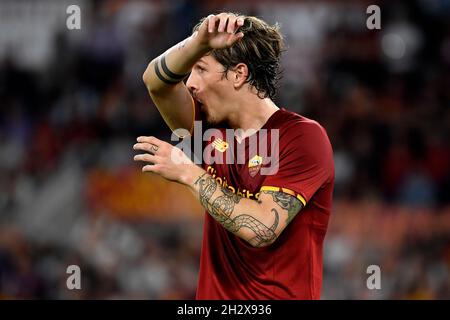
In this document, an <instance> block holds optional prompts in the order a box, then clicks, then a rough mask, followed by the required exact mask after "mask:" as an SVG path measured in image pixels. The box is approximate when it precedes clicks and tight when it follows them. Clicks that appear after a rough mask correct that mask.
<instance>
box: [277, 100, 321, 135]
mask: <svg viewBox="0 0 450 320" xmlns="http://www.w3.org/2000/svg"><path fill="white" fill-rule="evenodd" d="M271 127H272V128H273V129H279V133H280V139H283V140H285V139H286V140H292V139H301V138H303V139H302V140H304V139H307V140H308V141H309V140H311V139H313V140H315V139H319V140H321V139H323V140H325V141H328V142H329V139H328V135H327V132H326V130H325V128H324V127H323V126H322V125H321V124H320V123H319V122H317V121H315V120H312V119H309V118H307V117H304V116H302V115H299V114H298V113H295V112H292V111H288V110H286V109H284V108H281V109H280V110H278V111H277V112H276V114H274V119H273V122H272V125H271Z"/></svg>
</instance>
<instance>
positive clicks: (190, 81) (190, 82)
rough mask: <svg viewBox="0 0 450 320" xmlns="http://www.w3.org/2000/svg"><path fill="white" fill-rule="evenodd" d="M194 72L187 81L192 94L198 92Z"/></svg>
mask: <svg viewBox="0 0 450 320" xmlns="http://www.w3.org/2000/svg"><path fill="white" fill-rule="evenodd" d="M192 74H193V72H191V74H190V75H189V77H188V79H187V81H186V87H187V88H188V89H189V91H190V92H191V93H194V92H195V91H196V90H197V86H196V84H195V81H194V77H193V75H192Z"/></svg>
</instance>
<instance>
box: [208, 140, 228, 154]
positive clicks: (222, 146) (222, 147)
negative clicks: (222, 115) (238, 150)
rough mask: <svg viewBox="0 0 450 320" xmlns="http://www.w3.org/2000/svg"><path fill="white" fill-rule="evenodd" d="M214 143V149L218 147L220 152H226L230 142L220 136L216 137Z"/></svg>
mask: <svg viewBox="0 0 450 320" xmlns="http://www.w3.org/2000/svg"><path fill="white" fill-rule="evenodd" d="M212 145H213V147H214V149H216V150H218V151H220V152H225V150H227V149H228V142H225V141H223V140H222V139H220V138H217V139H215V140H214V141H213V142H212Z"/></svg>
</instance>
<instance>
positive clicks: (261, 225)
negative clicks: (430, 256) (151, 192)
mask: <svg viewBox="0 0 450 320" xmlns="http://www.w3.org/2000/svg"><path fill="white" fill-rule="evenodd" d="M282 50H283V39H282V35H281V34H280V32H279V29H278V26H277V25H275V26H272V25H269V24H267V23H266V22H264V21H263V20H261V19H258V18H256V17H252V16H240V15H236V14H232V13H220V14H218V15H210V16H208V17H206V18H204V19H202V20H201V21H200V23H199V24H198V25H197V26H196V27H195V28H194V32H193V34H192V35H191V36H190V37H188V38H187V39H186V40H184V41H182V42H181V43H179V44H177V45H175V46H174V47H172V48H170V49H169V50H167V51H166V52H165V53H163V54H162V55H160V56H159V57H157V58H155V59H154V60H153V61H151V62H150V64H149V65H148V67H147V69H146V71H145V73H144V75H143V80H144V82H145V84H146V86H147V88H148V91H149V94H150V96H151V98H152V99H153V101H154V103H155V105H156V106H157V108H158V110H159V112H160V113H161V115H162V116H163V118H164V120H165V122H166V123H167V124H168V126H169V127H170V128H171V129H172V130H175V129H178V128H184V129H186V131H189V132H190V133H191V134H193V133H194V132H193V131H194V126H193V122H194V119H197V120H201V121H203V123H205V125H206V126H207V127H209V128H217V129H218V130H220V132H223V134H224V136H225V129H242V131H239V130H236V131H235V132H236V134H235V135H233V137H232V138H231V140H230V139H227V138H224V139H222V140H221V139H218V138H216V139H213V137H212V138H211V139H210V140H208V141H207V142H205V144H204V145H203V147H205V148H206V147H210V150H212V152H211V154H214V155H215V156H219V158H220V157H223V159H236V158H237V156H239V155H241V156H242V154H241V153H239V152H238V151H236V150H238V148H241V149H240V150H245V162H244V163H243V164H242V163H239V162H237V161H234V162H231V163H230V161H228V162H227V161H223V162H222V163H220V161H217V163H209V164H208V163H203V164H202V167H203V168H202V167H200V166H197V165H196V164H194V163H193V162H192V161H191V160H190V159H189V157H187V156H186V155H185V154H184V153H183V152H182V151H181V150H180V149H178V148H176V147H174V146H172V145H171V144H169V143H167V142H164V141H161V140H159V139H157V138H155V137H139V138H138V139H137V143H136V144H135V145H134V147H133V148H134V149H135V150H140V151H144V153H142V154H138V155H136V156H135V157H134V159H135V160H136V161H144V163H145V165H144V166H143V168H142V170H143V171H146V172H153V173H156V174H159V175H161V176H162V177H164V178H166V179H168V180H170V181H175V182H178V183H181V184H184V185H186V186H188V187H189V188H190V189H191V190H192V191H193V192H194V194H195V195H196V197H197V199H198V200H199V202H200V203H201V204H202V206H203V207H205V209H206V214H205V220H204V230H203V243H202V251H201V261H200V272H199V279H198V287H197V294H196V297H197V299H319V298H320V291H321V285H322V249H323V241H324V237H325V233H326V231H327V226H328V220H329V216H330V211H331V204H332V192H333V185H334V165H333V155H332V148H331V145H330V142H329V139H328V137H327V134H326V132H325V130H324V129H323V128H322V127H321V126H320V125H319V124H318V123H317V122H315V121H313V120H310V119H307V118H305V117H303V116H300V115H298V114H296V113H293V112H290V111H288V110H286V109H284V108H279V107H278V106H276V105H275V103H274V102H273V100H272V99H273V97H274V95H275V92H276V84H277V80H278V77H279V71H278V67H279V64H280V55H281V51H282ZM187 77H188V79H187V81H186V83H184V82H183V80H184V79H185V78H187ZM249 129H253V131H251V130H249ZM263 129H265V130H266V131H267V132H268V133H267V134H266V137H265V139H264V141H266V142H267V143H266V144H267V145H269V147H268V148H269V149H270V150H269V153H270V151H272V152H274V151H275V149H278V152H277V154H276V160H275V162H276V163H275V164H276V169H277V170H274V171H273V172H271V174H263V169H264V168H266V167H267V165H268V164H267V161H266V160H267V154H262V152H261V150H260V149H259V148H258V147H256V148H255V147H254V146H252V145H251V143H250V142H251V141H252V135H258V133H259V132H262V131H263ZM274 130H275V131H274ZM274 132H277V133H278V134H275V135H274ZM226 139H227V140H226ZM259 139H260V140H259V141H261V138H259ZM271 139H272V140H274V141H271ZM275 140H277V141H275ZM269 141H271V143H270V144H269ZM272 142H275V144H274V143H272ZM274 146H275V147H274ZM260 147H261V146H260ZM263 147H264V145H263ZM236 153H238V154H236ZM174 156H175V158H176V157H179V158H183V157H185V158H183V162H182V163H181V164H180V162H179V161H174ZM203 160H204V161H205V160H206V159H203ZM272 165H273V163H272Z"/></svg>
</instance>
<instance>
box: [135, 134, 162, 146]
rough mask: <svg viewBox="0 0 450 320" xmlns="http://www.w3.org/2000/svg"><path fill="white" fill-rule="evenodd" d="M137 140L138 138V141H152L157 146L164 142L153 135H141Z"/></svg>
mask: <svg viewBox="0 0 450 320" xmlns="http://www.w3.org/2000/svg"><path fill="white" fill-rule="evenodd" d="M136 140H137V142H144V143H145V142H146V143H151V144H153V145H155V146H160V145H161V143H162V141H161V140H159V139H157V138H155V137H152V136H150V137H145V136H141V137H138V138H137V139H136Z"/></svg>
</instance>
